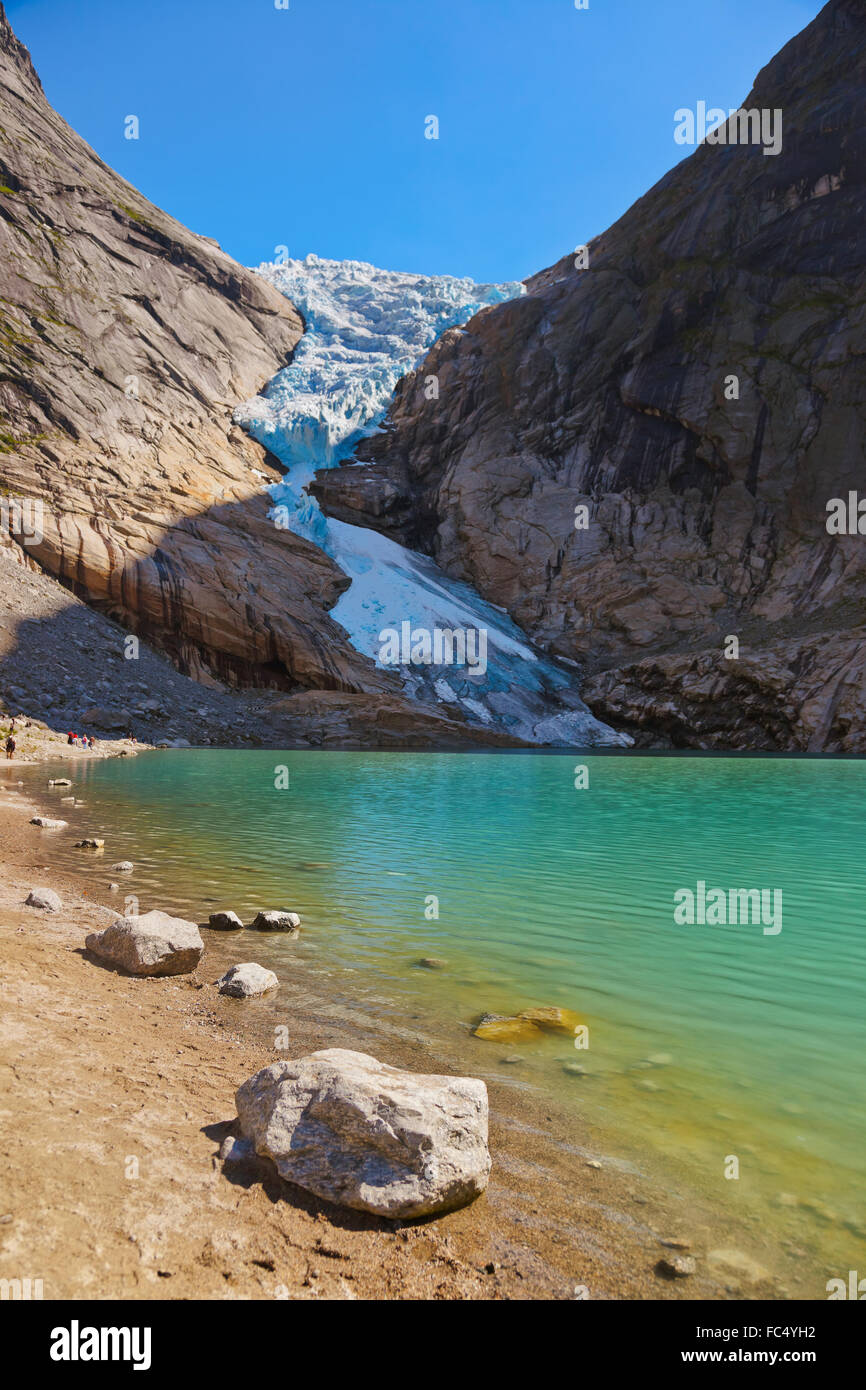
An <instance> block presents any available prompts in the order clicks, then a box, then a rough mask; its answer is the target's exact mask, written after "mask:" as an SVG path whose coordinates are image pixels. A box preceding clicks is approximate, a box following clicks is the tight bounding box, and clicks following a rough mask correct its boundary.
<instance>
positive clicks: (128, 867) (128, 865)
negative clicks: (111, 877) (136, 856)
mask: <svg viewBox="0 0 866 1390" xmlns="http://www.w3.org/2000/svg"><path fill="white" fill-rule="evenodd" d="M111 868H112V872H113V873H116V874H131V873H132V871H133V869H134V868H135V865H134V864H133V862H132V860H131V859H121V860H119V861H118V863H117V864H112V866H111Z"/></svg>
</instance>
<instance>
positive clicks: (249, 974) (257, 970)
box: [217, 961, 280, 999]
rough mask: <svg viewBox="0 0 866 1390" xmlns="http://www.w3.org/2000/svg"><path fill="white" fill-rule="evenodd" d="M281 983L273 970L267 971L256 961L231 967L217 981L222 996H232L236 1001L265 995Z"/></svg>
mask: <svg viewBox="0 0 866 1390" xmlns="http://www.w3.org/2000/svg"><path fill="white" fill-rule="evenodd" d="M279 983H280V982H279V980H278V979H277V977H276V975H275V974H274V972H273V970H266V969H265V967H264V966H263V965H257V964H256V963H255V961H246V962H245V963H244V964H243V965H233V966H231V967H230V968H229V969H228V970H227V971H226V973H225V974H224V975H223V977H222V979H221V980H218V981H217V984H218V986H219V992H220V994H230V995H231V996H232V998H234V999H250V998H252V996H253V995H255V994H265V993H266V992H267V990H269V989H276V987H277V985H278V984H279Z"/></svg>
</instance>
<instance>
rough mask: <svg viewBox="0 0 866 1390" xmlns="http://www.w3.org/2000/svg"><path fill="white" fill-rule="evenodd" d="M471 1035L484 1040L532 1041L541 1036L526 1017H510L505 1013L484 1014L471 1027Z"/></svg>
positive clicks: (539, 1030) (539, 1031)
mask: <svg viewBox="0 0 866 1390" xmlns="http://www.w3.org/2000/svg"><path fill="white" fill-rule="evenodd" d="M473 1036H474V1037H476V1038H482V1039H483V1040H484V1042H532V1040H533V1038H540V1037H541V1029H540V1028H536V1026H535V1024H534V1023H531V1022H530V1020H529V1019H527V1018H510V1017H509V1016H508V1015H507V1014H484V1015H483V1016H482V1017H481V1019H480V1020H479V1022H478V1024H477V1025H476V1027H475V1028H474V1029H473Z"/></svg>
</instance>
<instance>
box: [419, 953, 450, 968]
mask: <svg viewBox="0 0 866 1390" xmlns="http://www.w3.org/2000/svg"><path fill="white" fill-rule="evenodd" d="M418 964H419V965H420V966H421V968H422V969H423V970H444V969H445V967H446V966H447V964H448V962H447V960H442V959H441V957H439V956H422V957H421V959H420V960H419V962H418Z"/></svg>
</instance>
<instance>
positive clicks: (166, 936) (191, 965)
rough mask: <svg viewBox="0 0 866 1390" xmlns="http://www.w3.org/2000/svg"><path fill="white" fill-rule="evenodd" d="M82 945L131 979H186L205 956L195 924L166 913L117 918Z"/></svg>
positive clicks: (94, 933) (202, 943)
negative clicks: (154, 976)
mask: <svg viewBox="0 0 866 1390" xmlns="http://www.w3.org/2000/svg"><path fill="white" fill-rule="evenodd" d="M85 945H86V947H87V949H88V951H92V952H93V954H94V955H96V956H99V957H100V958H101V959H102V960H107V961H109V962H110V963H111V964H112V965H114V966H116V967H117V968H118V969H120V970H125V971H126V972H127V973H128V974H130V975H188V974H189V973H190V971H192V970H195V968H196V966H197V965H198V963H199V961H200V960H201V958H202V955H203V954H204V942H203V941H202V939H201V933H200V932H199V929H198V927H197V926H196V924H195V922H186V921H184V919H183V918H182V917H170V916H169V915H168V913H167V912H146V913H144V915H143V916H141V917H118V919H117V920H116V921H115V922H112V924H111V926H110V927H106V928H105V930H104V931H100V932H91V934H90V935H89V936H88V937H87V938H86V940H85Z"/></svg>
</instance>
